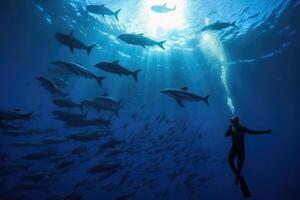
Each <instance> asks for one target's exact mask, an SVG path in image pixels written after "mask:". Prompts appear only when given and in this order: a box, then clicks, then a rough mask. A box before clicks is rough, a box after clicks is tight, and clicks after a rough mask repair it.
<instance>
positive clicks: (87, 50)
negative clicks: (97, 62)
mask: <svg viewBox="0 0 300 200" xmlns="http://www.w3.org/2000/svg"><path fill="white" fill-rule="evenodd" d="M95 46H96V44H93V45H91V46H89V47H87V48H86V52H87V55H90V53H91V51H92V49H93V48H94V47H95Z"/></svg>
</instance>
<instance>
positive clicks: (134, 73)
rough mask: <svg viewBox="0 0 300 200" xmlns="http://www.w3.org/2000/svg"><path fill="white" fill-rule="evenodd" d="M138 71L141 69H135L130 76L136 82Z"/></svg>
mask: <svg viewBox="0 0 300 200" xmlns="http://www.w3.org/2000/svg"><path fill="white" fill-rule="evenodd" d="M140 71H142V70H141V69H138V70H136V71H134V72H133V73H132V76H133V78H134V80H135V81H136V82H138V73H139V72H140Z"/></svg>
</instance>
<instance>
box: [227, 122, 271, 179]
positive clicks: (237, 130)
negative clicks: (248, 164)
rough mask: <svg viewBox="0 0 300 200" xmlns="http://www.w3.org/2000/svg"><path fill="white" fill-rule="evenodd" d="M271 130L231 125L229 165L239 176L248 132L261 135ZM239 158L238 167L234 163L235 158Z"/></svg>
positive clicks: (229, 132) (229, 130)
mask: <svg viewBox="0 0 300 200" xmlns="http://www.w3.org/2000/svg"><path fill="white" fill-rule="evenodd" d="M270 132H271V131H252V130H249V129H248V128H246V127H243V126H241V125H237V126H232V125H230V126H229V128H228V130H227V132H226V135H225V136H226V137H228V136H231V138H232V146H231V149H230V152H229V156H228V162H229V165H230V167H231V169H232V171H233V172H234V174H235V175H236V177H237V178H238V177H239V176H241V172H242V168H243V164H244V160H245V135H246V133H250V134H254V135H259V134H264V133H270ZM236 158H237V168H236V167H235V165H234V160H235V159H236Z"/></svg>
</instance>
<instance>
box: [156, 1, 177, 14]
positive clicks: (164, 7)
mask: <svg viewBox="0 0 300 200" xmlns="http://www.w3.org/2000/svg"><path fill="white" fill-rule="evenodd" d="M151 10H152V11H154V12H156V13H168V12H170V11H174V10H176V6H174V7H173V8H168V7H167V4H166V3H165V4H163V5H154V6H151Z"/></svg>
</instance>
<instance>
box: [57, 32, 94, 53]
mask: <svg viewBox="0 0 300 200" xmlns="http://www.w3.org/2000/svg"><path fill="white" fill-rule="evenodd" d="M55 37H56V39H57V40H58V41H59V42H60V43H62V44H63V45H66V46H67V47H69V48H70V50H71V52H72V53H74V49H85V50H86V52H87V54H88V55H90V53H91V51H92V49H93V48H94V47H95V46H96V44H93V45H91V46H87V45H85V44H84V43H83V42H81V41H80V40H79V39H77V38H75V37H74V31H71V32H70V34H69V35H66V34H63V33H56V34H55Z"/></svg>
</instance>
